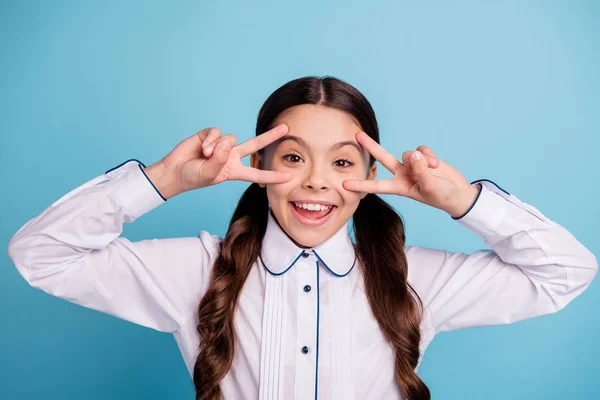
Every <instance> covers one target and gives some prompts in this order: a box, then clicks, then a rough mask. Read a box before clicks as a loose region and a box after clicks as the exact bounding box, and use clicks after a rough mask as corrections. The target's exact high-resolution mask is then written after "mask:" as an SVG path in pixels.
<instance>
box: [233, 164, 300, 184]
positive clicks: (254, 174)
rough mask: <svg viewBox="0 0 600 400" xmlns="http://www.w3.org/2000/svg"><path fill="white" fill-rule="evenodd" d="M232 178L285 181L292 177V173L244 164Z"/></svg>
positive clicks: (248, 180)
mask: <svg viewBox="0 0 600 400" xmlns="http://www.w3.org/2000/svg"><path fill="white" fill-rule="evenodd" d="M232 179H239V180H242V181H246V182H255V183H285V182H288V181H290V180H291V179H292V174H290V173H289V172H282V171H268V170H263V169H257V168H252V167H246V166H243V167H241V168H240V169H239V170H238V172H237V173H236V175H235V177H232Z"/></svg>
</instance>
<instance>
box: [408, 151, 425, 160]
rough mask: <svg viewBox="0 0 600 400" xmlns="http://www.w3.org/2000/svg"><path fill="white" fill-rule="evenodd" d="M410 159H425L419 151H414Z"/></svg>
mask: <svg viewBox="0 0 600 400" xmlns="http://www.w3.org/2000/svg"><path fill="white" fill-rule="evenodd" d="M410 158H411V159H413V160H415V161H416V160H420V159H421V158H423V154H421V152H420V151H419V150H415V151H413V153H412V154H411V155H410Z"/></svg>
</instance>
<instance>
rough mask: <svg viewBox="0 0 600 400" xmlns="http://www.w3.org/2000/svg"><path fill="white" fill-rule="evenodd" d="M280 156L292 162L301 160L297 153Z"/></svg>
mask: <svg viewBox="0 0 600 400" xmlns="http://www.w3.org/2000/svg"><path fill="white" fill-rule="evenodd" d="M282 158H283V159H284V160H287V161H289V162H292V163H297V162H300V161H302V157H300V156H299V155H298V154H294V153H288V154H286V155H284V156H283V157H282Z"/></svg>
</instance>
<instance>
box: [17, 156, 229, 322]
mask: <svg viewBox="0 0 600 400" xmlns="http://www.w3.org/2000/svg"><path fill="white" fill-rule="evenodd" d="M140 164H141V162H138V161H137V160H128V161H126V162H125V163H123V164H121V165H120V166H118V167H115V168H113V169H112V170H109V171H107V172H106V173H105V174H103V175H100V176H98V177H96V178H94V179H92V180H90V181H88V182H86V183H84V184H83V185H81V186H79V187H77V188H76V189H74V190H72V191H71V192H69V193H67V194H66V195H64V196H63V197H61V198H60V199H58V200H57V201H55V202H54V203H52V204H51V205H50V206H49V207H47V208H46V209H45V210H44V211H43V212H42V213H41V214H40V215H38V216H37V217H35V218H33V219H31V220H30V221H28V222H27V223H26V224H25V225H24V226H22V227H21V228H20V229H19V230H18V231H17V232H16V233H15V235H14V236H13V237H12V239H11V240H10V243H9V246H8V255H9V257H10V259H11V260H12V262H13V263H14V264H15V266H16V268H17V269H18V271H19V273H20V274H21V275H22V276H23V278H24V279H25V280H26V281H27V282H28V283H29V284H30V285H31V286H33V287H36V288H38V289H41V290H43V291H44V292H46V293H49V294H51V295H53V296H56V297H59V298H62V299H65V300H67V301H70V302H72V303H76V304H79V305H82V306H84V307H87V308H91V309H94V310H98V311H102V312H105V313H108V314H111V315H114V316H116V317H119V318H122V319H125V320H128V321H131V322H133V323H136V324H139V325H143V326H146V327H150V328H153V329H156V330H160V331H165V332H174V331H176V330H177V329H178V328H179V327H180V326H181V324H182V323H183V322H184V321H186V320H187V319H188V318H189V317H190V315H193V314H194V313H195V310H196V306H197V305H198V302H199V300H200V297H201V295H202V293H203V292H204V291H205V289H206V287H207V284H208V280H209V277H210V267H211V265H212V262H213V261H214V257H215V255H216V253H217V248H218V243H219V240H220V238H219V237H218V236H214V235H210V234H209V233H208V232H206V231H202V232H200V233H199V234H198V236H197V237H184V238H167V239H151V240H142V241H138V242H131V241H129V240H128V239H127V238H125V237H119V236H120V234H121V233H122V230H123V225H124V223H126V222H127V223H132V222H134V221H135V220H136V219H137V218H139V217H141V216H142V215H144V214H145V213H147V212H149V211H151V210H152V209H154V208H156V207H158V206H159V205H161V204H163V203H164V202H165V201H166V200H164V198H163V197H162V196H161V195H160V193H159V192H158V191H157V190H156V188H155V187H154V185H152V183H151V182H150V180H149V179H148V178H147V176H146V174H145V173H144V171H143V170H142V168H141V165H143V164H141V165H140Z"/></svg>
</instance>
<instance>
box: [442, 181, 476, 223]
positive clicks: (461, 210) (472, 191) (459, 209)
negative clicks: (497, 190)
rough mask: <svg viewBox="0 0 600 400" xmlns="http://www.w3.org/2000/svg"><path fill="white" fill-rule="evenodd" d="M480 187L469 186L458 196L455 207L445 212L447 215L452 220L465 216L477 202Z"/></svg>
mask: <svg viewBox="0 0 600 400" xmlns="http://www.w3.org/2000/svg"><path fill="white" fill-rule="evenodd" d="M480 191H481V186H480V185H479V184H471V185H469V187H468V188H467V189H466V190H465V191H464V192H463V193H462V194H461V195H460V196H458V201H457V202H456V204H455V205H453V206H452V207H450V208H449V209H447V210H446V212H447V213H448V214H450V216H451V217H452V218H454V219H456V218H459V217H462V216H463V215H465V214H466V213H467V212H468V211H469V210H470V209H471V207H472V206H473V204H474V203H475V200H477V197H478V196H479V193H480Z"/></svg>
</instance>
